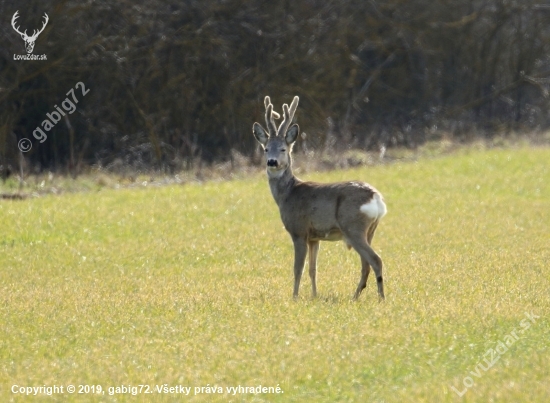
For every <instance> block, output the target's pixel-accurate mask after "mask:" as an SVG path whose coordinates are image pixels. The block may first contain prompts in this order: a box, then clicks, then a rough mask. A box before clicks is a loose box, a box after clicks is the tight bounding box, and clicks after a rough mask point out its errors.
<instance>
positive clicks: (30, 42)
mask: <svg viewBox="0 0 550 403" xmlns="http://www.w3.org/2000/svg"><path fill="white" fill-rule="evenodd" d="M18 13H19V10H17V11H16V12H15V14H14V15H13V17H12V19H11V26H12V27H13V29H14V30H15V32H17V33H18V34H19V35H21V38H23V40H24V41H25V49H26V50H27V53H32V51H33V50H34V42H35V41H36V38H38V35H40V34H41V33H42V31H44V28H46V24H47V23H48V21H49V17H48V14H46V13H44V23H43V25H42V28H41V29H40V30H39V31H37V30H34V31H33V34H32V35H31V36H28V35H27V30H25V32H21V31H19V27H16V26H15V20H17V19H18V18H19V15H18Z"/></svg>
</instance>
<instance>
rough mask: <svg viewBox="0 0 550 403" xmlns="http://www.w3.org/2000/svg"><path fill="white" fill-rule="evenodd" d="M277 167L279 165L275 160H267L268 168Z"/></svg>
mask: <svg viewBox="0 0 550 403" xmlns="http://www.w3.org/2000/svg"><path fill="white" fill-rule="evenodd" d="M277 165H279V163H278V162H277V160H276V159H273V158H270V159H268V160H267V166H268V167H276V166H277Z"/></svg>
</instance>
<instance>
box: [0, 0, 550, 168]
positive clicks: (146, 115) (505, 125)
mask: <svg viewBox="0 0 550 403" xmlns="http://www.w3.org/2000/svg"><path fill="white" fill-rule="evenodd" d="M16 10H19V15H20V18H19V19H18V25H20V26H21V30H24V29H27V32H28V33H30V32H32V31H33V29H38V28H40V26H41V24H42V21H43V19H42V15H43V14H44V12H46V13H47V14H48V15H49V23H48V24H47V26H46V28H45V30H44V32H42V33H41V34H40V36H39V37H38V39H37V41H36V46H35V49H34V52H33V53H34V54H36V55H40V54H46V55H47V61H21V60H14V54H25V53H26V52H25V49H24V43H23V40H22V39H21V37H20V35H18V34H17V33H16V32H15V31H14V29H13V28H12V26H11V19H12V16H13V14H14V13H15V11H16ZM0 15H1V16H2V18H1V24H0V36H1V40H0V165H3V166H4V167H6V166H8V165H12V166H14V167H15V166H18V164H19V160H20V158H21V155H20V152H19V149H18V146H17V144H18V141H19V140H20V139H22V138H24V137H26V138H29V139H31V140H32V142H33V147H32V149H31V150H30V151H29V152H28V153H25V154H24V158H25V161H26V162H27V164H26V166H30V167H32V169H34V170H36V171H39V170H44V169H50V170H65V169H71V168H73V169H75V167H76V166H90V165H99V166H101V167H107V168H109V167H112V168H113V169H114V168H115V167H116V166H117V164H119V165H121V164H122V165H125V166H131V167H134V168H136V169H147V168H151V169H162V170H166V171H173V170H178V169H185V168H188V167H190V164H191V163H192V162H193V161H197V160H198V159H201V160H203V161H208V162H212V161H221V160H226V159H227V158H230V156H231V155H232V153H231V152H230V151H231V150H237V151H239V152H240V153H242V154H244V155H246V156H251V157H252V156H253V155H254V154H255V150H256V148H257V145H256V142H255V140H254V139H253V136H252V131H251V128H252V124H253V122H254V121H260V122H261V123H264V121H263V114H264V108H263V97H264V96H265V95H270V96H271V98H272V101H273V102H274V104H275V106H276V109H277V110H279V111H280V109H281V105H282V103H283V102H287V103H289V102H290V101H291V100H292V97H293V96H294V95H299V96H300V106H299V108H298V112H297V114H296V118H297V121H298V123H299V124H300V126H301V128H302V131H305V132H307V141H308V143H307V145H308V147H312V148H318V149H328V148H330V149H333V148H338V147H340V148H344V147H359V148H364V149H378V148H379V147H382V146H385V147H390V146H394V145H405V146H409V147H414V146H415V145H417V144H421V143H422V142H423V141H425V140H426V138H427V137H429V136H431V135H434V133H446V134H447V135H454V136H463V135H465V134H468V135H469V134H471V133H474V132H475V133H478V134H480V135H483V136H487V135H491V134H492V133H502V132H506V131H509V130H519V131H523V130H531V131H532V130H544V129H546V128H547V127H548V124H549V122H550V119H549V118H550V115H549V113H548V98H547V95H548V93H547V87H548V86H547V77H548V76H550V59H549V55H550V52H549V51H550V1H547V0H538V1H534V0H517V1H514V0H510V1H505V0H498V1H497V0H386V1H380V0H377V1H375V0H371V1H368V0H338V1H330V0H328V1H327V0H309V1H292V2H291V1H288V0H285V1H280V2H277V1H269V0H248V1H238V0H234V1H231V0H227V1H220V0H218V1H216V0H200V1H181V0H179V1H176V0H151V1H133V0H97V1H88V2H83V1H69V0H67V1H44V0H28V1H15V0H8V1H2V0H0ZM77 82H83V83H84V84H85V86H86V88H87V89H89V90H90V91H89V93H88V94H87V95H86V96H83V95H82V93H81V91H80V90H79V89H77V90H75V95H76V97H77V99H78V101H79V103H78V105H77V110H76V111H75V112H74V113H72V114H67V118H64V119H62V120H61V121H60V122H58V123H57V124H56V125H55V127H54V128H53V129H51V130H50V131H49V132H45V133H46V134H47V136H48V138H47V140H46V141H44V142H43V143H40V142H38V141H37V140H36V139H34V138H33V136H32V132H33V130H34V129H35V128H36V127H37V126H40V125H41V124H42V122H43V121H44V119H45V118H46V114H47V113H51V112H52V111H54V110H55V108H54V106H55V105H58V106H60V105H61V103H62V102H63V100H64V99H65V98H66V97H67V95H66V93H67V92H68V91H69V90H70V89H71V88H74V87H75V84H76V83H77Z"/></svg>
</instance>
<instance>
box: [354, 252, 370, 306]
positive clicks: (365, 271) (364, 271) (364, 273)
mask: <svg viewBox="0 0 550 403" xmlns="http://www.w3.org/2000/svg"><path fill="white" fill-rule="evenodd" d="M369 273H370V264H369V262H368V261H366V260H365V259H363V257H361V280H359V285H358V286H357V291H355V296H354V297H353V299H357V298H359V295H360V294H361V291H363V290H364V289H365V288H366V287H367V279H368V278H369Z"/></svg>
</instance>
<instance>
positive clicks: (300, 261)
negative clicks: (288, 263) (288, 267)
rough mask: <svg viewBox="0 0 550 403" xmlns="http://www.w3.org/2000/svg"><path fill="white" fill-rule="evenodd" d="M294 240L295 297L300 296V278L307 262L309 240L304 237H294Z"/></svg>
mask: <svg viewBox="0 0 550 403" xmlns="http://www.w3.org/2000/svg"><path fill="white" fill-rule="evenodd" d="M292 241H293V242H294V298H297V297H298V290H299V289H300V279H301V278H302V272H303V271H304V264H305V263H306V255H307V242H306V240H305V239H303V238H299V237H292Z"/></svg>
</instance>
